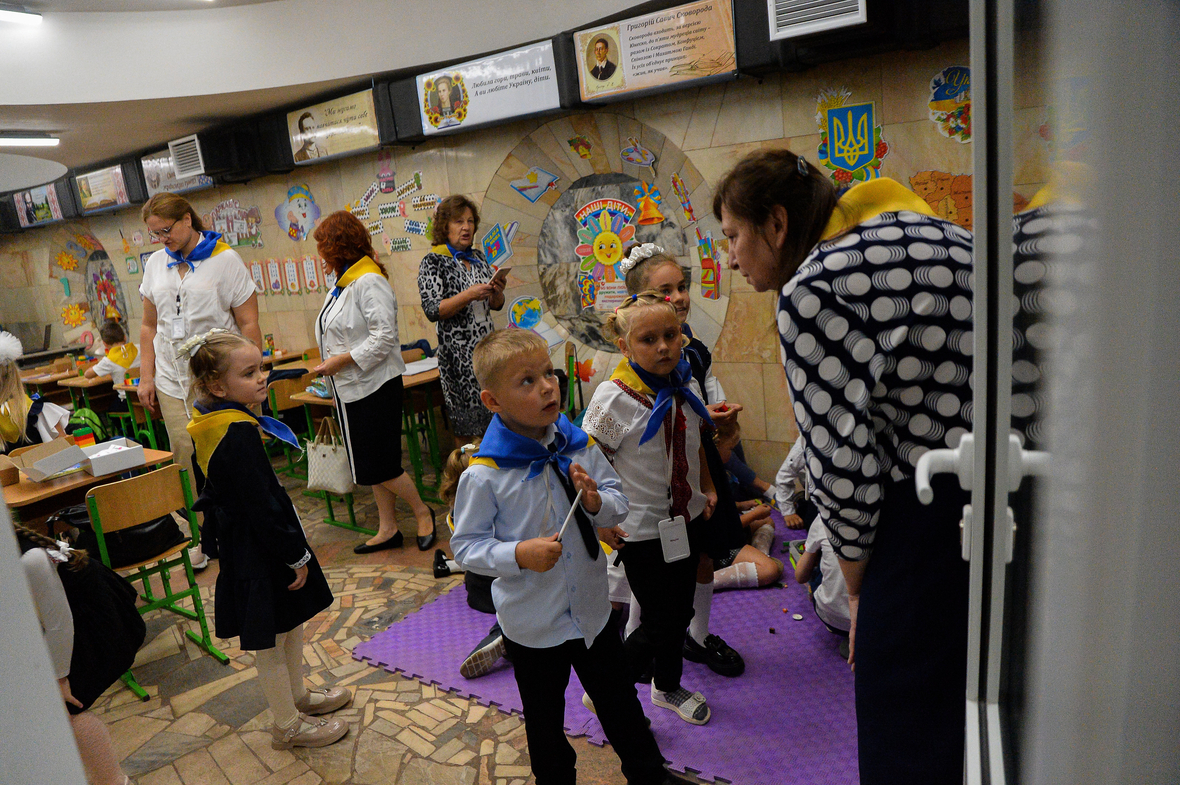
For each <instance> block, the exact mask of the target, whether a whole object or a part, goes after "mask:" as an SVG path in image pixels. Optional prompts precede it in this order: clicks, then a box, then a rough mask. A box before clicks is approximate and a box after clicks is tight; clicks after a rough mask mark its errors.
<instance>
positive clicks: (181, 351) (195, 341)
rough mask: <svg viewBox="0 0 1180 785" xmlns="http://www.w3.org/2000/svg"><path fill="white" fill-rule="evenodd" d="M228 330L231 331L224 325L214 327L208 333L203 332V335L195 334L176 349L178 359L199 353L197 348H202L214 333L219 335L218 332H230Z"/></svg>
mask: <svg viewBox="0 0 1180 785" xmlns="http://www.w3.org/2000/svg"><path fill="white" fill-rule="evenodd" d="M228 332H229V330H226V329H224V328H222V327H214V328H213V329H212V330H210V331H209V332H207V333H202V334H201V335H197V336H193V337H192V338H189V339H188V340H187V341H185V342H184V343H182V344H181V345H180V346H179V347H178V348H177V349H176V359H178V360H179V359H180V358H182V357H188V358H192V356H193V355H194V354H196V353H197V349H200V348H201V347H202V346H204V345H205V342H206V341H208V340H209V339H210V338H212V337H213V336H214V335H217V334H218V333H228Z"/></svg>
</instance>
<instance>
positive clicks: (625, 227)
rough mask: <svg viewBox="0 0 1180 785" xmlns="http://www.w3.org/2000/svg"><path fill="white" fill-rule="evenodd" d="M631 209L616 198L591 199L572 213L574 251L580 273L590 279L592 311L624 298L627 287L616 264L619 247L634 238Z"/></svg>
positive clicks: (620, 255) (606, 308) (612, 305)
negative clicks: (575, 225)
mask: <svg viewBox="0 0 1180 785" xmlns="http://www.w3.org/2000/svg"><path fill="white" fill-rule="evenodd" d="M634 217H635V208H634V207H633V206H631V205H630V204H627V203H626V202H622V201H619V200H617V199H595V200H594V201H593V202H590V203H589V204H586V205H583V206H582V208H581V209H580V210H578V211H577V212H576V213H575V214H574V219H575V220H576V221H577V222H578V223H579V224H580V228H579V229H578V239H579V240H581V241H582V242H581V244H580V245H579V246H578V247H577V248H575V249H574V253H576V254H577V255H578V257H579V259H580V260H581V262H580V265H579V266H580V268H581V273H584V274H586V275H588V276H589V277H591V278H593V279H594V282H595V283H594V292H595V293H594V308H595V309H596V310H599V311H610V310H613V309H614V308H615V307H617V306H618V305H619V303H621V302H622V301H623V298H624V297H625V296H626V295H627V285H626V284H625V283H624V282H623V274H622V272H620V271H619V268H618V264H619V262H620V261H622V259H623V247H624V246H625V245H626V244H627V242H628V241H629V240H630V239H631V238H633V237H634V236H635V227H634V226H632V225H631V219H632V218H634Z"/></svg>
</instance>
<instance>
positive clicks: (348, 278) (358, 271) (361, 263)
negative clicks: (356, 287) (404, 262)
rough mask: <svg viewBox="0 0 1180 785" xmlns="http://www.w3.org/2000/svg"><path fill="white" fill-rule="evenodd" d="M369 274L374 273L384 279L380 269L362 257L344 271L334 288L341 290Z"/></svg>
mask: <svg viewBox="0 0 1180 785" xmlns="http://www.w3.org/2000/svg"><path fill="white" fill-rule="evenodd" d="M370 273H376V274H377V275H380V276H381V277H382V278H384V277H385V274H384V273H382V272H381V268H380V267H378V266H377V263H376V262H374V261H373V260H372V259H370V258H369V257H368V256H362V257H361V258H360V259H358V260H357V261H355V262H353V264H352V266H351V267H349V268H348V269H347V270H345V271H344V275H342V276H340V277H339V278H338V279H337V280H336V288H337V289H343V288H344V287H346V286H348V285H349V284H350V283H352V282H353V281H355V280H356V279H357V278H360V277H361V276H362V275H368V274H370Z"/></svg>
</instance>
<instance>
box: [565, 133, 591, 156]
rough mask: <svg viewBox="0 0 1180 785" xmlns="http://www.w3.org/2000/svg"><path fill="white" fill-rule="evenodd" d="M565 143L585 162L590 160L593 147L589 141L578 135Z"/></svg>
mask: <svg viewBox="0 0 1180 785" xmlns="http://www.w3.org/2000/svg"><path fill="white" fill-rule="evenodd" d="M566 142H567V143H568V144H569V146H570V149H571V150H573V151H574V152H575V153H577V154H578V155H579V156H581V157H582V158H585V159H586V160H589V159H590V150H591V149H592V148H593V145H591V144H590V140H589V139H587V138H586V137H584V136H582V135H580V134H579V135H578V136H575V137H573V138H571V139H567V140H566Z"/></svg>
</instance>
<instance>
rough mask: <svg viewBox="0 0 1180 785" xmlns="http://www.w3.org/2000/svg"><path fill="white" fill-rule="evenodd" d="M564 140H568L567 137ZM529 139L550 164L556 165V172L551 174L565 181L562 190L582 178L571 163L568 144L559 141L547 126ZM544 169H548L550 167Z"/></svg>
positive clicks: (542, 127) (539, 129) (535, 132)
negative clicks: (559, 176)
mask: <svg viewBox="0 0 1180 785" xmlns="http://www.w3.org/2000/svg"><path fill="white" fill-rule="evenodd" d="M566 138H567V139H568V138H569V137H566ZM529 139H531V140H532V141H533V143H534V144H536V145H537V147H538V148H539V149H540V150H541V152H543V153H544V154H545V155H546V156H547V157H548V158H549V160H550V162H551V163H552V164H556V166H557V168H558V171H556V172H552V173H553V174H557V175H561V176H562V178H563V179H564V180H565V183H564V184H563V188H564V187H568V186H569V184H570V183H572V182H573V181H575V180H577V179H578V178H579V177H582V176H583V175H582V174H581V172H580V171H579V170H578V167H576V166H574V163H573V161H571V160H570V149H569V144H567V143H566V141H565V139H562V140H560V141H559V140H558V138H557V137H556V136H555V135H554V133H553V131H552V129H550V128H549V127H548V126H544V125H543V126H541V127H540V128H538V129H537V130H536V131H534V132H533V133H532V134H530V135H529ZM546 168H547V169H549V168H550V167H546ZM550 170H551V169H550Z"/></svg>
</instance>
